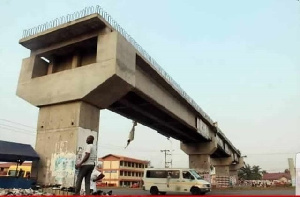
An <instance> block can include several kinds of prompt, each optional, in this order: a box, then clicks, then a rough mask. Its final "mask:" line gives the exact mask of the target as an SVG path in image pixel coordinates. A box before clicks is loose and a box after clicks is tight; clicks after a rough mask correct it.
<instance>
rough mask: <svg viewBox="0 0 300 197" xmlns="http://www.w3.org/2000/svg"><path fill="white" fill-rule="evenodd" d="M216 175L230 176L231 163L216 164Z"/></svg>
mask: <svg viewBox="0 0 300 197" xmlns="http://www.w3.org/2000/svg"><path fill="white" fill-rule="evenodd" d="M215 169H216V176H227V177H229V175H230V173H229V165H228V166H215Z"/></svg>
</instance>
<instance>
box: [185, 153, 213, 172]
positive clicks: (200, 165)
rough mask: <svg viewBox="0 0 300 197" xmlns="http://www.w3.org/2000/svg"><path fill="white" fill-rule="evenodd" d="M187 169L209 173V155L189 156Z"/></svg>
mask: <svg viewBox="0 0 300 197" xmlns="http://www.w3.org/2000/svg"><path fill="white" fill-rule="evenodd" d="M189 167H190V168H194V169H196V170H197V171H198V172H202V173H204V172H209V171H210V155H198V154H196V155H189Z"/></svg>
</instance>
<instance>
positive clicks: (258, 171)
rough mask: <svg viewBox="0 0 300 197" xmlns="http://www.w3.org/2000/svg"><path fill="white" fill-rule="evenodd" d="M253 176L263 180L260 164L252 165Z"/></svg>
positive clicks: (254, 178)
mask: <svg viewBox="0 0 300 197" xmlns="http://www.w3.org/2000/svg"><path fill="white" fill-rule="evenodd" d="M252 178H253V180H261V178H262V171H261V168H260V167H259V166H255V165H254V166H253V167H252Z"/></svg>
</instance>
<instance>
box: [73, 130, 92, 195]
mask: <svg viewBox="0 0 300 197" xmlns="http://www.w3.org/2000/svg"><path fill="white" fill-rule="evenodd" d="M93 142H94V136H92V135H90V136H88V137H87V138H86V143H87V146H86V149H85V151H84V152H85V154H84V157H83V159H82V160H81V161H80V162H79V163H77V164H76V166H75V167H76V168H77V169H79V172H78V175H77V180H76V187H75V195H79V194H80V190H81V183H82V179H83V178H84V179H85V191H86V195H90V194H91V193H90V180H91V174H92V172H93V169H94V167H95V162H96V160H97V152H96V148H95V147H94V145H93Z"/></svg>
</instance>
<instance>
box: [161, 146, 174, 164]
mask: <svg viewBox="0 0 300 197" xmlns="http://www.w3.org/2000/svg"><path fill="white" fill-rule="evenodd" d="M160 152H162V153H163V152H164V153H165V168H169V164H171V166H172V161H167V155H171V154H169V152H170V150H167V149H165V150H160Z"/></svg>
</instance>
